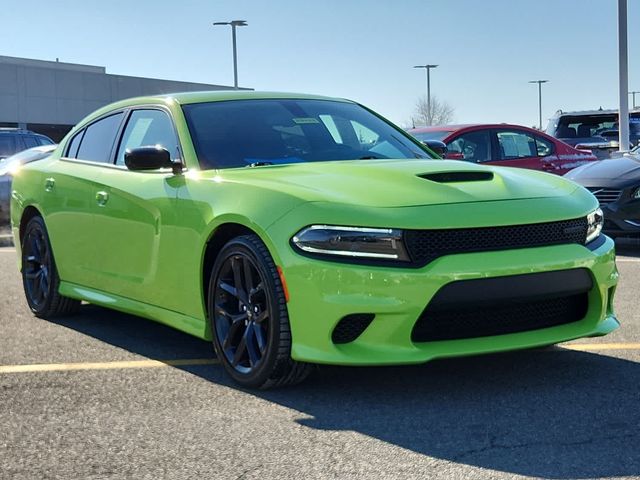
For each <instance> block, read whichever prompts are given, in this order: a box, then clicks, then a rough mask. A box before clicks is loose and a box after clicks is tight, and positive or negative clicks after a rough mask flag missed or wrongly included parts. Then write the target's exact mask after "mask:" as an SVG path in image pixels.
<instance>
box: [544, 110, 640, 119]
mask: <svg viewBox="0 0 640 480" xmlns="http://www.w3.org/2000/svg"><path fill="white" fill-rule="evenodd" d="M629 113H640V108H630V109H629ZM617 114H618V110H617V109H607V110H603V109H602V108H601V109H599V110H575V111H572V112H565V111H562V110H558V111H557V112H556V113H555V114H554V116H553V118H555V117H564V116H567V117H574V116H576V117H579V116H581V115H585V116H586V115H617Z"/></svg>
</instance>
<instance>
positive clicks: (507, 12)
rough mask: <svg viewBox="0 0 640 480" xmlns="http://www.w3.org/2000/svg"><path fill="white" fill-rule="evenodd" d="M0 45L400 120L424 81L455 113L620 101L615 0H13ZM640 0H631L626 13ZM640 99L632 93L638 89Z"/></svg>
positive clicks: (637, 68) (499, 118)
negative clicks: (299, 95) (332, 103)
mask: <svg viewBox="0 0 640 480" xmlns="http://www.w3.org/2000/svg"><path fill="white" fill-rule="evenodd" d="M2 10H3V13H2V29H0V55H9V56H17V57H29V58H38V59H47V60H53V59H55V58H56V57H59V58H60V60H61V61H66V62H75V63H88V64H93V65H102V66H106V67H107V72H109V73H116V74H124V75H135V76H148V77H156V78H167V79H174V80H185V81H194V82H205V83H217V84H227V85H229V84H232V83H233V70H232V61H231V33H230V29H229V27H215V28H214V27H212V26H211V23H212V22H213V21H226V20H231V19H243V20H247V21H248V23H249V26H248V27H242V28H239V29H238V52H239V53H238V56H239V67H238V69H239V79H240V84H241V85H242V86H248V87H252V88H255V89H258V90H277V91H295V92H307V93H318V94H325V95H332V96H340V97H347V98H351V99H354V100H357V101H359V102H362V103H364V104H366V105H368V106H370V107H371V108H373V109H375V110H377V111H379V112H380V113H382V114H383V115H385V116H387V117H388V118H390V119H391V120H393V121H395V122H397V123H400V124H406V123H407V122H408V120H409V118H410V117H411V114H412V111H413V109H414V105H415V102H416V100H417V98H418V97H419V96H420V95H424V92H425V76H424V71H422V70H414V69H412V68H411V67H412V66H413V65H416V64H424V63H434V64H439V65H440V66H439V67H438V68H437V69H436V70H434V71H433V74H432V84H431V85H432V94H433V95H435V96H437V97H438V98H440V99H442V100H445V101H447V102H448V103H450V104H451V105H452V106H453V107H454V108H455V121H456V122H461V123H462V122H464V123H466V122H512V123H519V124H524V125H529V126H531V125H534V124H536V123H537V118H538V114H537V112H538V110H537V87H536V86H535V85H529V84H528V83H527V81H528V80H533V79H538V78H543V79H548V80H550V83H548V84H546V85H544V86H543V117H544V118H547V117H549V116H550V115H552V114H553V112H555V111H556V110H557V109H558V108H562V109H563V110H572V109H591V108H598V107H599V106H603V107H604V108H607V107H615V106H616V105H617V98H618V82H617V69H618V63H617V2H616V1H615V0H606V1H603V0H599V1H596V0H538V1H533V0H530V1H529V0H484V1H481V0H476V1H472V0H448V1H447V0H422V1H420V0H394V1H386V2H382V1H364V0H341V1H339V0H324V1H313V2H312V1H300V0H298V1H293V0H270V1H257V0H253V1H250V0H208V1H207V0H182V1H180V2H175V1H173V2H172V1H168V0H155V1H152V0H136V1H132V0H110V1H97V0H96V1H90V0H84V1H80V0H77V1H76V0H60V1H56V2H51V1H50V0H39V1H37V0H31V1H30V0H21V2H19V3H13V4H12V8H10V9H7V8H6V7H3V9H2ZM639 17H640V2H637V1H634V0H631V1H630V2H629V19H630V22H629V23H630V24H631V25H634V24H635V25H637V24H638V18H639ZM639 42H640V29H637V28H630V29H629V59H630V61H629V87H630V90H640V60H638V59H639V58H640V56H639V55H640V49H639V48H638V45H639ZM637 99H638V101H639V103H640V96H638V97H637Z"/></svg>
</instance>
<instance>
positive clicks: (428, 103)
mask: <svg viewBox="0 0 640 480" xmlns="http://www.w3.org/2000/svg"><path fill="white" fill-rule="evenodd" d="M437 66H438V65H414V66H413V68H424V69H425V71H426V72H427V118H426V121H427V125H431V121H432V119H433V114H432V112H431V75H430V72H431V69H432V68H436V67H437Z"/></svg>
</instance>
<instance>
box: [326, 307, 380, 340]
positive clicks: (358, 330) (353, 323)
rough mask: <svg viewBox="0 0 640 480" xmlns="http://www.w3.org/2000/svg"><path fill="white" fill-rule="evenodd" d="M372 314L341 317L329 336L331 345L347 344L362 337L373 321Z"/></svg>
mask: <svg viewBox="0 0 640 480" xmlns="http://www.w3.org/2000/svg"><path fill="white" fill-rule="evenodd" d="M374 317H375V315H374V314H373V313H354V314H352V315H347V316H345V317H342V319H340V321H339V322H338V324H337V325H336V327H335V328H334V329H333V333H332V334H331V340H332V341H333V343H337V344H341V343H349V342H353V341H354V340H355V339H356V338H358V337H359V336H360V335H362V332H364V331H365V330H366V329H367V327H368V326H369V325H370V324H371V322H372V321H373V318H374Z"/></svg>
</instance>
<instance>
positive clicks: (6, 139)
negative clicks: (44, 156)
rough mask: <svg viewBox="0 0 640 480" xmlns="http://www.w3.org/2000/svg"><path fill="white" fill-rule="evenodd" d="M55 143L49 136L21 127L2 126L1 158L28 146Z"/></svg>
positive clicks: (0, 131) (0, 138)
mask: <svg viewBox="0 0 640 480" xmlns="http://www.w3.org/2000/svg"><path fill="white" fill-rule="evenodd" d="M53 143H55V142H54V141H53V140H51V139H50V138H49V137H47V136H45V135H40V134H39V133H35V132H32V131H30V130H23V129H20V128H0V159H3V158H6V157H9V156H11V155H13V154H14V153H17V152H21V151H22V150H26V149H27V148H32V147H38V146H40V145H52V144H53Z"/></svg>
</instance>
